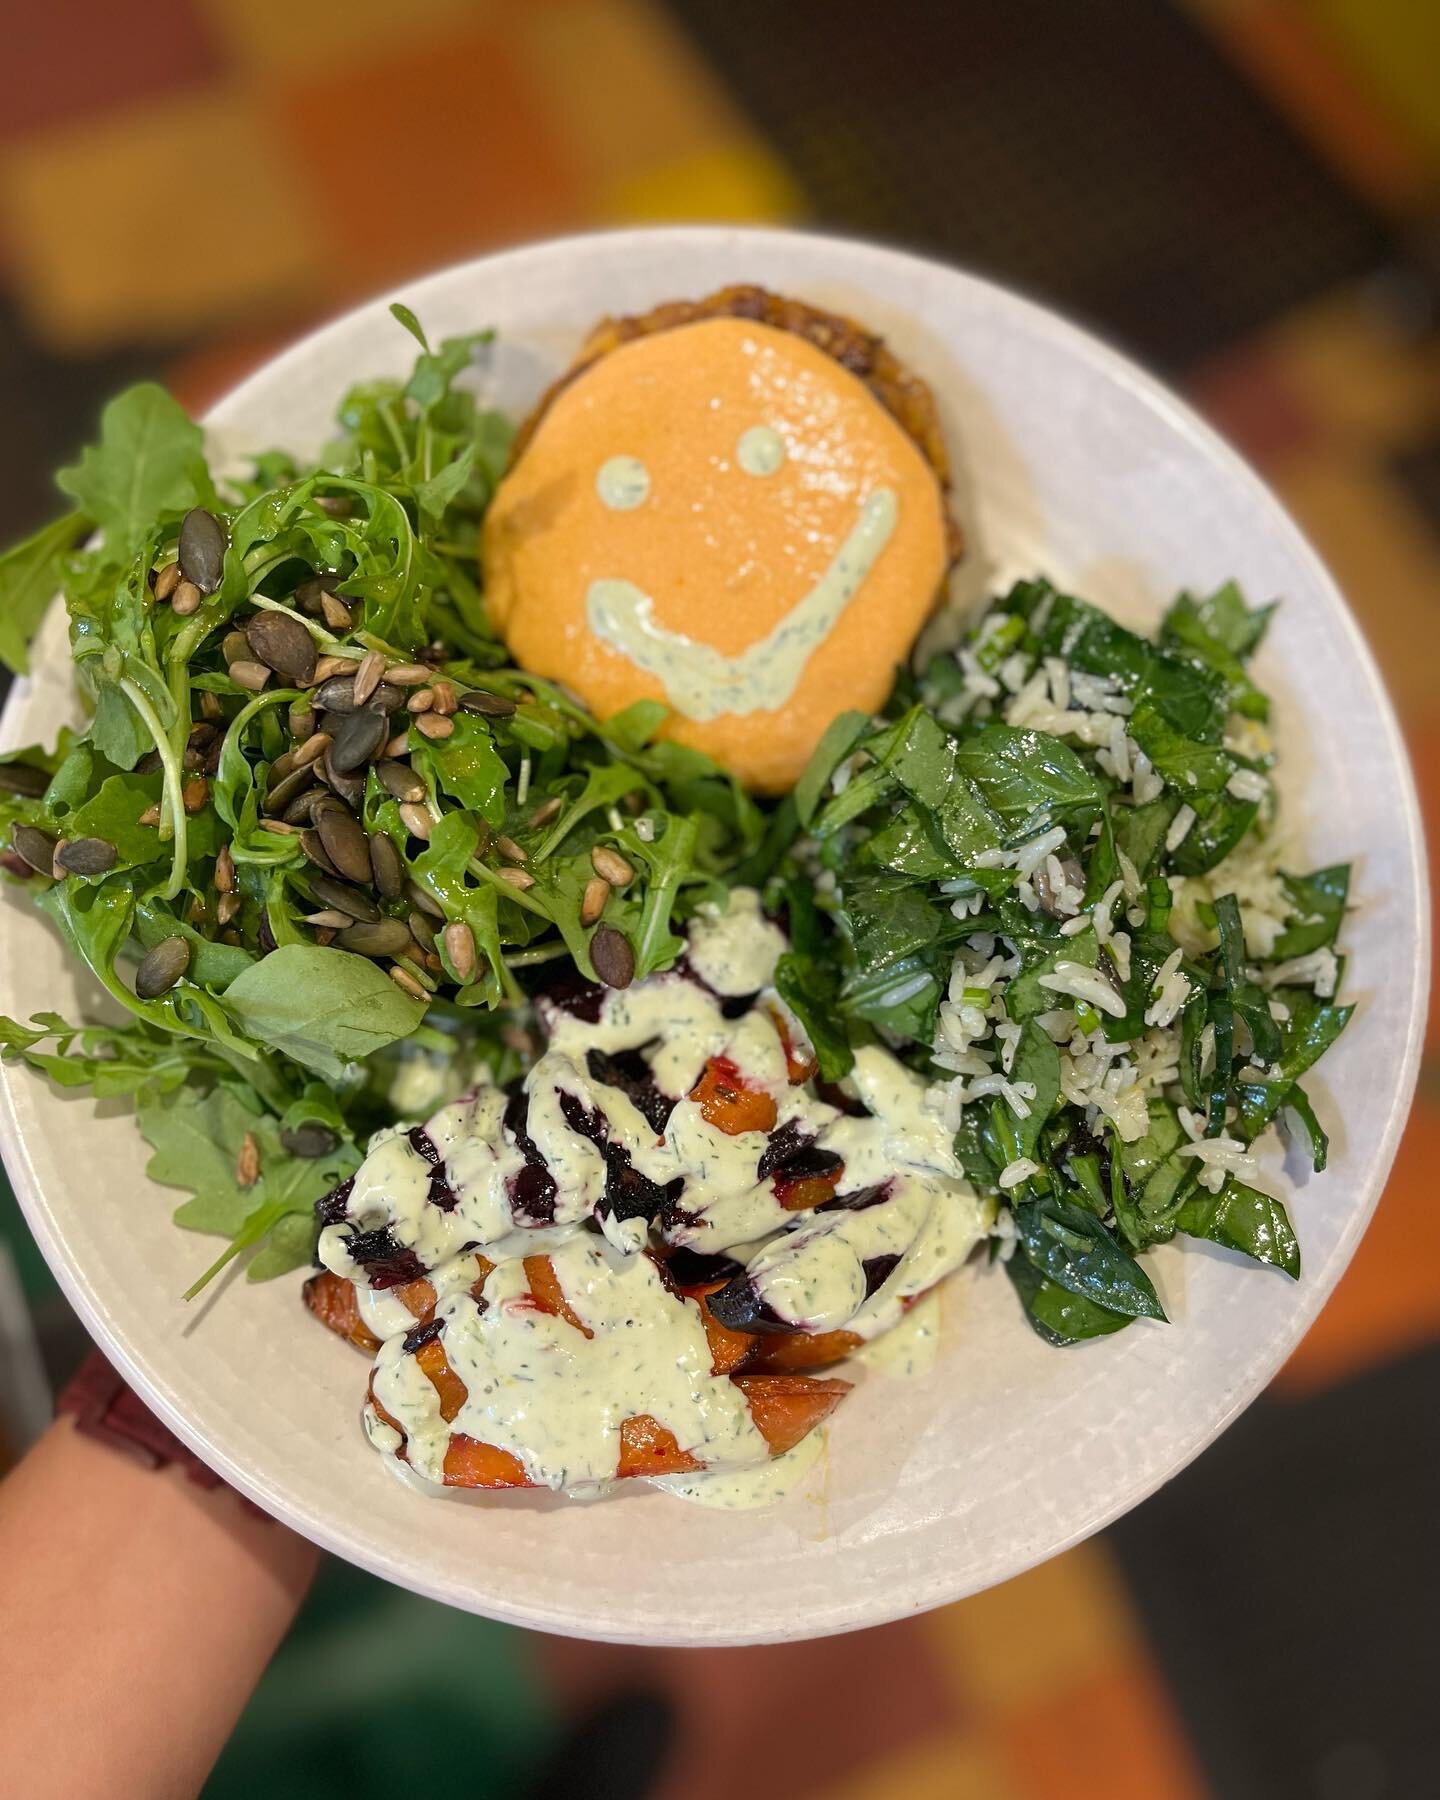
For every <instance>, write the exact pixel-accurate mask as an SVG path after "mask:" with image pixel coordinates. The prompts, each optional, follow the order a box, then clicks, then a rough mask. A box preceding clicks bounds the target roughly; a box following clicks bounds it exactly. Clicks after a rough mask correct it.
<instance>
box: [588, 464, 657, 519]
mask: <svg viewBox="0 0 1440 1800" xmlns="http://www.w3.org/2000/svg"><path fill="white" fill-rule="evenodd" d="M595 492H596V493H597V494H598V495H599V496H600V500H601V503H602V504H603V505H605V506H608V507H609V508H610V510H611V511H612V512H633V511H634V509H635V508H636V507H637V506H643V505H644V504H645V502H646V501H647V500H648V499H649V497H650V471H649V470H648V469H647V468H646V467H645V465H644V463H643V462H641V460H640V458H639V457H638V456H611V457H607V458H606V460H605V461H604V462H603V463H601V465H600V467H599V469H598V470H597V471H596V474H595Z"/></svg>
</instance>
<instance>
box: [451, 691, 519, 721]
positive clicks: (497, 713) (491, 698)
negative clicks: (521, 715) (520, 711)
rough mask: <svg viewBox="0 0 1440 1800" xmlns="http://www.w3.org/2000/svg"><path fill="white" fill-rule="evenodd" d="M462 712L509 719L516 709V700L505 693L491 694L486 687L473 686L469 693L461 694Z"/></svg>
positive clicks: (488, 717) (487, 717) (483, 716)
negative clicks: (508, 697)
mask: <svg viewBox="0 0 1440 1800" xmlns="http://www.w3.org/2000/svg"><path fill="white" fill-rule="evenodd" d="M460 710H461V712H468V713H479V714H480V715H481V717H482V718H486V719H508V718H509V717H510V715H511V713H513V712H514V710H515V702H514V701H513V700H510V699H507V697H506V696H505V695H504V694H490V693H487V692H486V691H485V689H484V688H472V689H471V690H470V692H469V693H468V694H462V695H461V696H460Z"/></svg>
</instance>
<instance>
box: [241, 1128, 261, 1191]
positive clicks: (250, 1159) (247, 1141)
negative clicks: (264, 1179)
mask: <svg viewBox="0 0 1440 1800" xmlns="http://www.w3.org/2000/svg"><path fill="white" fill-rule="evenodd" d="M259 1179H260V1146H259V1145H258V1144H257V1143H256V1142H255V1133H254V1132H253V1131H247V1132H246V1133H245V1135H244V1137H243V1138H241V1140H240V1150H239V1153H238V1154H237V1156H236V1158H235V1185H236V1187H242V1188H249V1187H254V1185H255V1183H256V1182H257V1181H258V1180H259Z"/></svg>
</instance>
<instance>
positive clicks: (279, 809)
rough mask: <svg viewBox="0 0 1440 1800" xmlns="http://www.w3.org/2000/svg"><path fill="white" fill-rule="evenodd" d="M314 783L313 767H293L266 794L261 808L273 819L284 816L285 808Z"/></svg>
mask: <svg viewBox="0 0 1440 1800" xmlns="http://www.w3.org/2000/svg"><path fill="white" fill-rule="evenodd" d="M314 785H315V771H314V770H313V769H292V770H291V771H290V773H289V774H288V775H284V776H282V777H281V778H280V780H279V781H277V782H276V783H275V785H274V787H272V788H271V790H270V792H269V793H268V794H267V795H266V796H265V800H264V804H263V806H262V808H261V810H262V811H263V812H265V813H267V814H268V815H269V816H270V817H271V818H272V819H281V818H284V816H285V810H286V808H287V807H288V806H289V805H290V802H291V801H292V800H295V799H297V798H298V797H299V796H300V795H301V794H303V793H304V792H305V791H306V790H307V789H308V788H311V787H313V786H314Z"/></svg>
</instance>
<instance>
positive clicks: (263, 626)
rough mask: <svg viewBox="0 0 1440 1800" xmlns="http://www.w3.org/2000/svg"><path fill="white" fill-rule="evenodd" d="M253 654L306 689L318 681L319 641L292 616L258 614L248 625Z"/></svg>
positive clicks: (275, 613)
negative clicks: (315, 678)
mask: <svg viewBox="0 0 1440 1800" xmlns="http://www.w3.org/2000/svg"><path fill="white" fill-rule="evenodd" d="M245 641H246V643H247V644H249V646H250V654H251V655H252V656H253V657H254V658H255V659H256V661H257V662H262V663H264V664H265V665H266V666H267V668H271V669H273V670H274V671H275V673H276V674H277V675H283V676H284V677H285V679H286V680H287V681H293V682H294V683H296V685H297V686H300V687H304V686H305V684H306V683H307V682H309V681H312V680H313V679H314V677H315V664H316V662H317V660H318V658H317V656H316V651H315V640H314V638H312V637H311V635H310V633H309V632H308V631H307V630H306V629H305V627H304V626H303V625H302V624H301V623H300V621H299V620H298V619H292V618H291V617H290V615H289V613H283V612H258V613H256V614H255V616H254V617H253V618H251V619H247V620H246V621H245Z"/></svg>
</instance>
